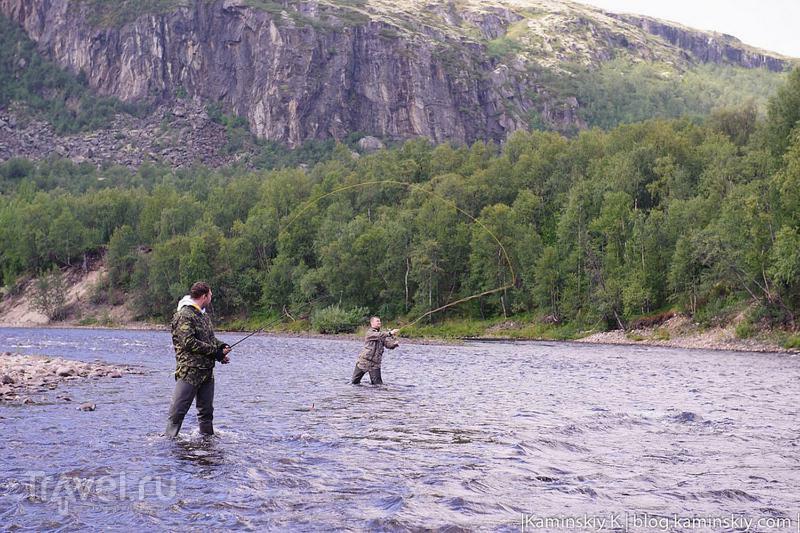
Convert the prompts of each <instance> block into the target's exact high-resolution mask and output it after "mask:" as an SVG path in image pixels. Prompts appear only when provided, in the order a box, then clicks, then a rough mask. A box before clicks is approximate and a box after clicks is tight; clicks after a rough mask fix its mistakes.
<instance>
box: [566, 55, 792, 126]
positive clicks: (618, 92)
mask: <svg viewBox="0 0 800 533" xmlns="http://www.w3.org/2000/svg"><path fill="white" fill-rule="evenodd" d="M784 81H785V76H784V75H780V74H777V73H775V72H770V71H768V70H766V69H745V68H739V67H732V66H720V65H697V66H695V67H693V68H692V69H691V70H688V71H686V72H679V71H676V70H675V69H674V68H673V67H671V66H669V65H659V64H652V63H644V62H640V63H632V62H630V61H628V60H621V59H620V60H615V61H610V62H608V63H604V64H603V65H602V66H601V67H600V68H598V69H596V70H591V71H588V70H583V69H576V75H575V77H574V78H573V79H571V80H565V81H562V82H561V83H562V84H564V87H562V88H561V90H562V91H564V92H565V93H566V94H569V93H570V92H574V93H575V94H576V96H577V98H578V101H579V102H580V103H581V110H580V113H581V117H582V118H583V119H584V120H585V121H586V123H587V124H589V125H590V126H597V127H600V128H613V127H616V126H617V125H619V124H625V123H633V122H639V121H642V120H646V119H650V118H655V117H660V118H677V117H681V116H686V115H688V116H693V115H696V116H704V115H708V114H709V113H710V112H711V111H712V110H715V109H719V108H739V107H741V106H742V103H743V102H752V104H753V105H754V106H755V107H756V108H757V109H761V110H763V109H765V108H766V104H767V97H768V95H770V94H774V93H775V91H776V90H777V89H778V87H779V86H780V85H781V83H783V82H784ZM570 84H572V88H570ZM783 133H784V134H785V133H786V131H784V132H783Z"/></svg>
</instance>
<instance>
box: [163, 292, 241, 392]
mask: <svg viewBox="0 0 800 533" xmlns="http://www.w3.org/2000/svg"><path fill="white" fill-rule="evenodd" d="M172 346H173V347H174V348H175V361H176V363H177V368H176V369H175V379H176V380H177V379H182V380H184V381H186V382H187V383H191V384H192V385H194V386H196V387H198V386H200V385H201V384H202V383H204V382H205V381H206V380H208V379H211V378H212V377H213V376H214V362H215V361H222V358H223V357H224V356H223V354H222V349H223V348H224V347H225V346H227V345H226V344H225V343H223V342H220V341H218V340H217V338H216V337H215V336H214V331H213V330H212V329H211V320H210V319H209V318H208V316H207V315H205V314H204V313H201V312H200V310H199V309H197V308H196V307H194V306H193V305H185V306H183V307H181V308H180V309H179V310H178V311H177V312H176V313H175V316H173V317H172Z"/></svg>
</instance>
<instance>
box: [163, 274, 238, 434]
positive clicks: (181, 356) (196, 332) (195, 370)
mask: <svg viewBox="0 0 800 533" xmlns="http://www.w3.org/2000/svg"><path fill="white" fill-rule="evenodd" d="M211 296H212V293H211V287H209V286H208V284H207V283H204V282H202V281H198V282H197V283H195V284H194V285H192V288H191V289H190V290H189V294H188V295H186V296H184V297H183V299H181V301H180V302H179V303H178V310H177V311H176V312H175V316H173V317H172V346H173V347H174V348H175V360H176V362H177V368H176V369H175V393H174V395H173V397H172V405H171V406H170V408H169V417H168V419H167V430H166V435H167V437H176V436H177V435H178V432H179V431H180V430H181V424H183V417H185V416H186V413H187V412H188V411H189V407H191V406H192V401H193V400H194V399H195V398H197V418H198V420H199V422H200V433H201V434H203V435H213V434H214V425H213V423H212V421H213V419H214V364H215V362H216V361H219V362H220V363H222V364H226V363H229V362H230V359H228V352H230V351H231V347H230V346H228V345H227V344H225V343H224V342H220V341H218V340H217V338H216V337H215V336H214V331H213V329H212V328H211V320H210V319H209V318H208V315H207V314H206V306H208V304H209V303H211Z"/></svg>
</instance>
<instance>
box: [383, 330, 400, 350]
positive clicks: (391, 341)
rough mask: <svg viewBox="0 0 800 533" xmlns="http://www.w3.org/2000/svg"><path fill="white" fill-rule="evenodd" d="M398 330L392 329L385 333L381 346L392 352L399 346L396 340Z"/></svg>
mask: <svg viewBox="0 0 800 533" xmlns="http://www.w3.org/2000/svg"><path fill="white" fill-rule="evenodd" d="M397 332H398V330H396V329H393V330H391V331H390V332H388V333H386V336H385V337H384V338H383V345H384V346H386V347H387V348H389V349H390V350H394V349H395V348H397V347H398V346H400V341H398V340H397V337H395V335H397Z"/></svg>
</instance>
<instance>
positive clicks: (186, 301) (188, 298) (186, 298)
mask: <svg viewBox="0 0 800 533" xmlns="http://www.w3.org/2000/svg"><path fill="white" fill-rule="evenodd" d="M187 305H191V306H193V307H197V304H196V303H194V300H193V299H192V297H191V295H189V294H187V295H186V296H184V297H183V298H181V301H180V302H178V309H177V310H178V311H180V310H181V308H182V307H186V306H187ZM200 312H201V313H203V314H205V312H206V310H205V308H203V309H200Z"/></svg>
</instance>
